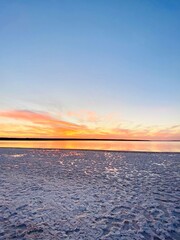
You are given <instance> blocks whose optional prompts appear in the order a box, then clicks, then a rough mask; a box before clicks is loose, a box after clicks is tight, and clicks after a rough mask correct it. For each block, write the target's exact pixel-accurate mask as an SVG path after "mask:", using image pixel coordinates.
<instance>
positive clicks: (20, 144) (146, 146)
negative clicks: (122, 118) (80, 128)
mask: <svg viewBox="0 0 180 240" xmlns="http://www.w3.org/2000/svg"><path fill="white" fill-rule="evenodd" d="M0 147H14V148H15V147H17V148H58V149H89V150H114V151H148V152H180V142H143V141H142V142H138V141H137V142H135V141H128V142H127V141H125V142H123V141H118V142H115V141H68V140H67V141H0Z"/></svg>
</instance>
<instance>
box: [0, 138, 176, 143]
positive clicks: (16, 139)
mask: <svg viewBox="0 0 180 240" xmlns="http://www.w3.org/2000/svg"><path fill="white" fill-rule="evenodd" d="M0 141H121V142H125V141H127V142H128V141H129V142H130V141H131V142H132V141H134V142H142V141H143V142H180V139H174V140H167V139H166V140H165V139H159V140H153V139H125V138H36V137H27V138H26V137H0Z"/></svg>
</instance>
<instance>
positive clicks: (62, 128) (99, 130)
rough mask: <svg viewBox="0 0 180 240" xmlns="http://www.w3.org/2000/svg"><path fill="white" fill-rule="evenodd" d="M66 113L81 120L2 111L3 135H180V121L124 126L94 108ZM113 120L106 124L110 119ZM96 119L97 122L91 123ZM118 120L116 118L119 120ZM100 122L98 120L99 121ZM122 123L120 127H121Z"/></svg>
mask: <svg viewBox="0 0 180 240" xmlns="http://www.w3.org/2000/svg"><path fill="white" fill-rule="evenodd" d="M67 116H68V117H69V118H71V117H72V119H73V121H75V120H76V119H78V121H75V122H78V123H74V122H71V121H64V120H62V119H57V118H55V117H53V116H51V115H50V114H48V113H41V112H33V111H28V110H12V111H1V112H0V136H1V137H77V138H125V139H169V140H171V139H180V125H174V126H170V127H168V128H159V127H143V126H139V125H138V126H137V127H134V128H132V126H129V127H127V126H126V127H123V125H121V123H119V122H118V124H116V125H115V124H113V121H112V123H111V120H112V119H111V116H106V117H101V116H98V115H97V114H96V113H95V112H91V111H80V112H78V113H75V112H68V113H67ZM108 121H109V123H111V124H105V123H104V122H108ZM89 122H90V123H95V124H94V125H89ZM116 122H117V121H116ZM82 123H83V124H82ZM96 123H98V124H96ZM118 126H119V127H118Z"/></svg>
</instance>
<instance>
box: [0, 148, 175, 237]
mask: <svg viewBox="0 0 180 240" xmlns="http://www.w3.org/2000/svg"><path fill="white" fill-rule="evenodd" d="M0 239H3V240H4V239H8V240H11V239H38V240H39V239H43V240H46V239H47V240H50V239H52V240H54V239H72V240H76V239H85V240H90V239H93V240H94V239H102V240H103V239H106V240H110V239H122V240H125V239H126V240H133V239H136V240H141V239H145V240H148V239H153V240H158V239H162V240H164V239H166V240H172V239H175V240H178V239H180V154H173V153H171V154H167V153H166V154H165V153H164V154H163V153H130V152H129V153H123V152H105V151H104V152H103V151H102V152H98V151H70V150H43V149H41V150H38V149H36V150H35V149H33V150H32V149H3V148H0Z"/></svg>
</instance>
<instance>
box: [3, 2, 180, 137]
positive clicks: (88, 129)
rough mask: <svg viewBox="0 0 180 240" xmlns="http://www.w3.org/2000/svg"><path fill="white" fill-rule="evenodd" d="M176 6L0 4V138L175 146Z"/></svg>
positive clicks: (179, 52)
mask: <svg viewBox="0 0 180 240" xmlns="http://www.w3.org/2000/svg"><path fill="white" fill-rule="evenodd" d="M179 29H180V1H179V0H136V1H134V0H91V1H88V0H76V1H74V0H61V1H59V0H38V1H37V0H31V1H23V0H1V1H0V136H1V137H80V138H81V137H82V138H83V137H90V138H91V137H92V138H94V137H97V138H126V139H129V138H131V139H169V140H174V139H180V94H179V93H180V31H179Z"/></svg>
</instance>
